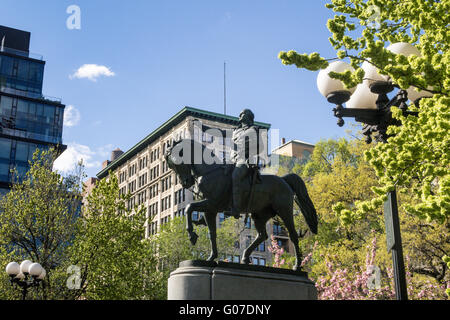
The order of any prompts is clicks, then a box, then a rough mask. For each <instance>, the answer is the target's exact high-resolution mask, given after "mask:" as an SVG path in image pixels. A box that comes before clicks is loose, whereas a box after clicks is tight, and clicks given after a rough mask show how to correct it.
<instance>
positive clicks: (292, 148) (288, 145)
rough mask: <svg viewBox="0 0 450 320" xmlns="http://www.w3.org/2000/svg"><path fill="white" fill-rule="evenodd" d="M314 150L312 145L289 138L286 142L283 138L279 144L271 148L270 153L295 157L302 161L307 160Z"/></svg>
mask: <svg viewBox="0 0 450 320" xmlns="http://www.w3.org/2000/svg"><path fill="white" fill-rule="evenodd" d="M313 151H314V145H313V144H310V143H307V142H303V141H300V140H290V141H288V142H286V140H285V139H284V138H283V139H282V142H281V145H280V146H279V147H277V148H276V149H274V150H272V154H278V155H280V156H286V157H295V158H297V159H300V160H302V161H308V159H309V158H310V156H311V154H312V153H313Z"/></svg>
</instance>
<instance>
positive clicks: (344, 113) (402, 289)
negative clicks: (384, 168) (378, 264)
mask: <svg viewBox="0 0 450 320" xmlns="http://www.w3.org/2000/svg"><path fill="white" fill-rule="evenodd" d="M387 49H388V50H390V51H392V52H393V53H396V54H403V55H405V56H409V55H411V54H414V55H418V56H420V52H419V51H418V50H417V49H416V48H415V47H414V46H412V45H411V44H409V43H395V44H393V45H391V46H389V47H388V48H387ZM362 69H363V70H364V71H365V79H364V80H363V83H361V84H359V85H358V86H357V87H356V88H345V86H344V84H343V83H342V82H341V81H340V80H337V79H332V78H330V76H329V73H330V72H331V71H333V72H339V73H340V72H344V71H346V70H350V71H353V68H352V67H351V66H350V65H349V64H347V63H345V62H343V61H336V62H333V63H330V64H329V66H328V67H327V68H326V69H324V70H321V71H320V72H319V75H318V77H317V86H318V89H319V91H320V92H321V93H322V95H324V96H325V97H326V98H327V100H328V102H330V103H332V104H335V105H336V107H335V108H334V109H333V112H334V115H335V117H337V118H338V122H337V124H338V126H340V127H342V126H343V125H344V120H343V118H345V117H349V118H354V119H355V120H356V121H358V122H361V123H363V135H365V136H366V139H365V140H366V142H367V143H370V142H372V136H373V134H376V140H377V141H379V142H382V143H385V142H387V138H388V134H387V129H388V127H389V126H391V125H401V123H399V122H398V121H397V120H396V119H393V118H392V113H391V107H392V106H396V107H398V108H400V110H401V111H402V112H403V114H404V115H408V114H409V115H417V112H412V111H409V110H408V105H407V101H408V99H409V100H410V101H412V102H413V103H417V101H418V100H419V99H420V98H423V97H427V96H430V92H428V91H419V92H417V91H415V89H414V88H412V87H411V88H409V89H407V90H399V91H398V92H397V94H396V95H395V96H394V97H393V98H392V99H389V98H388V96H387V94H388V93H390V92H392V91H393V90H394V89H395V88H399V87H398V86H397V85H395V84H394V83H392V82H391V81H390V79H389V78H388V77H387V76H384V75H381V74H379V73H378V72H377V69H376V68H375V67H374V66H373V65H371V64H370V63H369V62H367V61H366V62H364V63H363V65H362ZM408 96H409V98H408ZM344 103H345V104H346V107H344V106H343V104H344ZM387 196H388V198H387V201H386V202H385V205H384V217H385V227H386V241H387V249H388V250H390V251H392V263H393V268H394V281H395V293H396V298H397V300H407V299H408V295H407V287H406V277H405V266H404V260H403V250H402V241H401V235H400V222H399V217H398V208H397V195H396V191H395V189H394V190H392V191H390V192H389V193H388V195H387Z"/></svg>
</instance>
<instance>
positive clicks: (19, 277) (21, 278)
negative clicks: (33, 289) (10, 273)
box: [15, 272, 25, 280]
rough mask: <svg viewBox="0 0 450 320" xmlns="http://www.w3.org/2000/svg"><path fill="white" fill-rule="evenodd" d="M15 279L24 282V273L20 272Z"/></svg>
mask: <svg viewBox="0 0 450 320" xmlns="http://www.w3.org/2000/svg"><path fill="white" fill-rule="evenodd" d="M15 279H19V280H23V279H25V275H24V274H23V273H22V272H20V273H19V274H18V275H17V276H16V277H15Z"/></svg>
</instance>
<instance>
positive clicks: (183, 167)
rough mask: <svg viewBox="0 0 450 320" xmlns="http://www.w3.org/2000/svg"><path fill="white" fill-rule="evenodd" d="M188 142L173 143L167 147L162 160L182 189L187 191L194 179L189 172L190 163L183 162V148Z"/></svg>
mask: <svg viewBox="0 0 450 320" xmlns="http://www.w3.org/2000/svg"><path fill="white" fill-rule="evenodd" d="M185 142H188V141H186V140H178V141H174V142H173V144H171V145H169V146H168V148H167V150H166V153H165V154H164V158H165V159H166V161H167V165H168V166H169V168H170V169H172V170H173V171H175V173H176V174H177V176H178V178H179V179H180V183H181V185H182V186H183V188H185V189H187V188H190V187H192V186H193V185H194V183H195V178H194V176H193V175H192V172H191V162H190V161H186V163H185V161H184V159H183V147H184V145H185V144H186V143H185Z"/></svg>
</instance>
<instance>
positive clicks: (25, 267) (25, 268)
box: [20, 260, 33, 274]
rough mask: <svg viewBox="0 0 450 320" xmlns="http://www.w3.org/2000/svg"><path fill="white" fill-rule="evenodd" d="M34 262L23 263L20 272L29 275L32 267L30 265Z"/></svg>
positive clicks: (26, 261)
mask: <svg viewBox="0 0 450 320" xmlns="http://www.w3.org/2000/svg"><path fill="white" fill-rule="evenodd" d="M32 263H33V262H31V261H30V260H25V261H22V263H21V264H20V272H21V273H23V274H27V273H28V268H29V267H30V265H31V264H32Z"/></svg>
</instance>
